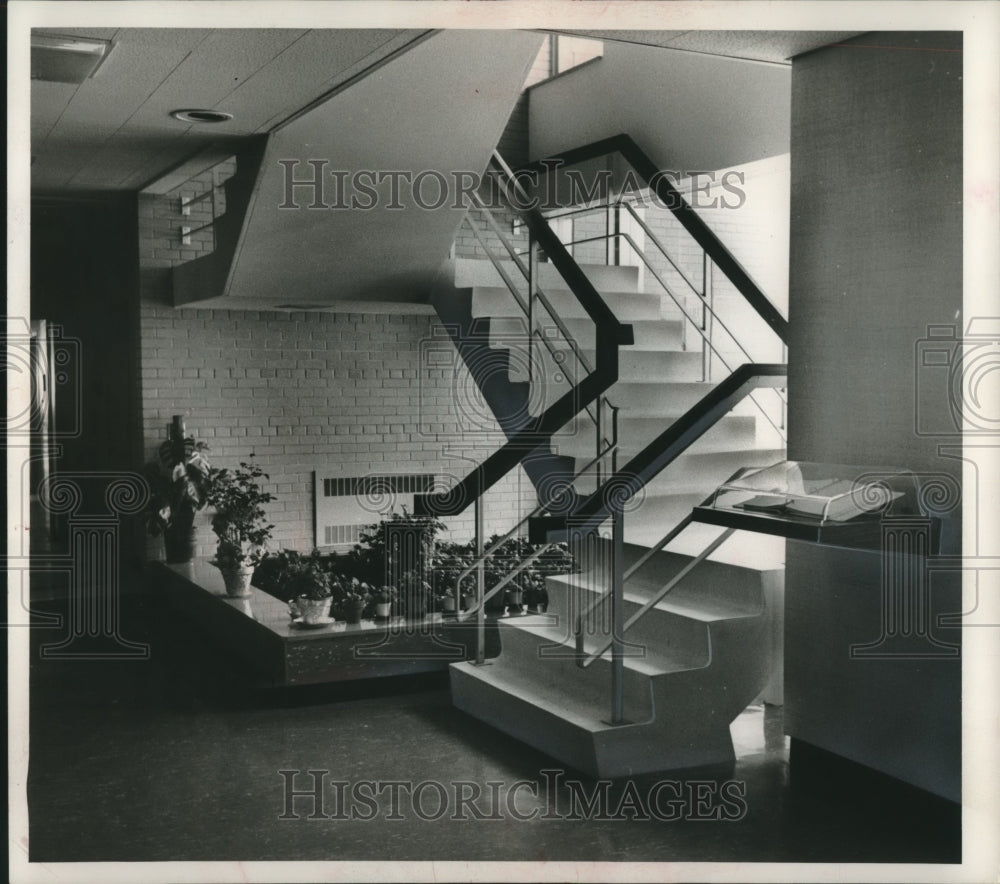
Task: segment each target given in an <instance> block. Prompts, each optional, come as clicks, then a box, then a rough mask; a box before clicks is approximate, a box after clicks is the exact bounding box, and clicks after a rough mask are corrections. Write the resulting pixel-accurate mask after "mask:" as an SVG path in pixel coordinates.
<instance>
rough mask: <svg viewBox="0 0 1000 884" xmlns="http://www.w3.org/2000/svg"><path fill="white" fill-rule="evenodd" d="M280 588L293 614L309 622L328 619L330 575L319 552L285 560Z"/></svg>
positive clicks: (294, 616)
mask: <svg viewBox="0 0 1000 884" xmlns="http://www.w3.org/2000/svg"><path fill="white" fill-rule="evenodd" d="M282 592H283V594H284V595H286V596H287V597H288V599H289V601H288V611H289V613H290V614H291V615H292V617H293V618H301V619H302V620H303V621H304V622H305V623H307V624H310V625H312V624H314V623H322V622H324V621H328V620H329V617H330V600H331V597H332V596H333V591H332V589H331V585H330V575H329V573H328V572H327V571H326V569H325V568H324V567H323V565H322V563H321V561H320V559H319V556H318V555H312V556H308V557H305V556H302V557H299V558H298V559H295V560H292V561H290V562H289V563H288V565H287V566H286V568H285V573H284V575H283V577H282Z"/></svg>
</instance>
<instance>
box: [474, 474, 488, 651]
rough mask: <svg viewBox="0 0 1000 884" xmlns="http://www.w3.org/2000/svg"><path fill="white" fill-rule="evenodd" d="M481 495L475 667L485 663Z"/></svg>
mask: <svg viewBox="0 0 1000 884" xmlns="http://www.w3.org/2000/svg"><path fill="white" fill-rule="evenodd" d="M483 528H484V524H483V495H482V493H480V494H479V496H478V497H477V498H476V559H477V560H478V561H479V567H478V568H477V569H476V603H477V604H476V665H477V666H482V665H483V664H484V663H485V662H486V603H485V595H486V561H485V560H484V559H483V539H484V535H483Z"/></svg>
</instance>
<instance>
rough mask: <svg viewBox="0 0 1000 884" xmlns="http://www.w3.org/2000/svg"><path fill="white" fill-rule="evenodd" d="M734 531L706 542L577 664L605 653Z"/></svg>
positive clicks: (579, 640)
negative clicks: (619, 627) (618, 629)
mask: <svg viewBox="0 0 1000 884" xmlns="http://www.w3.org/2000/svg"><path fill="white" fill-rule="evenodd" d="M735 531H736V529H735V528H727V529H726V530H725V531H723V532H722V534H720V535H719V536H718V537H717V538H716V539H715V540H713V541H712V542H711V543H709V544H708V546H706V547H705V548H704V549H703V550H702V551H701V552H700V553H698V555H697V556H695V557H694V558H693V559H691V561H690V562H688V563H687V564H686V565H685V566H684V567H683V568H682V569H681V570H680V571H679V572H678V573H677V574H675V575H674V576H673V577H671V578H670V580H668V581H667V582H666V583H665V584H664V585H663V586H662V587H660V589H659V590H657V592H656V593H655V594H654V595H653V597H652V598H651V599H649V600H648V601H647V602H646V603H645V604H644V605H643V606H642V607H641V608H640V609H639V610H638V611H636V612H635V613H634V614H633V615H632V616H631V617H629V618H628V620H626V621H625V623H624V624H622V628H621V633H620V635H617V636H613V637H612V638H609V639H607V640H606V641H605V642H604V643H603V644H602V645H600V646H599V647H598V649H597V650H596V651H592V652H591V653H590V654H589V655H587V656H586V657H580V658H579V659H578V660H577V666H579V667H580V668H581V669H586V668H587V667H588V666H589V665H590V664H591V663H593V662H594V661H595V660H596V659H597V658H598V657H603V656H604V654H605V653H607V650H608V648H610V647H611V646H612V645H613V644H614V643H615V641H616V640H617V639H620V638H621V636H624V635H625V633H626V632H628V631H629V630H630V629H631V628H632V627H633V626H635V624H636V623H638V622H639V621H640V620H641V619H642V618H643V617H644V616H645V615H646V614H647V613H648V612H649V611H651V610H652V609H653V608H655V607H656V606H657V605H658V604H659V603H660V602H662V601H663V599H664V598H666V596H667V595H668V594H669V593H670V592H671V591H672V590H673V589H674V588H675V587H676V586H677V585H678V584H679V583H680V582H681V581H682V580H683V579H684V578H685V577H687V575H688V574H690V573H691V572H692V571H693V570H694V569H695V568H697V567H698V566H699V565H700V564H701V563H702V562H704V561H705V559H707V558H708V557H709V556H710V555H711V554H712V553H713V552H715V551H716V550H717V549H718V548H719V547H720V546H722V544H723V543H725V542H726V541H727V540H728V539H729V538H730V537H732V535H733V533H734V532H735ZM605 598H607V596H606V595H603V596H601V597H600V598H599V599H598V600H597V601H596V602H594V603H593V604H592V605H590V607H588V609H587V611H586V612H585V613H590V611H592V610H593V609H594V608H595V607H597V605H599V604H601V603H602V602H603V601H604V600H605ZM583 616H584V614H581V615H580V619H578V620H577V629H576V648H577V654H578V655H582V653H583V631H582V629H581V628H580V620H581V619H582V618H583Z"/></svg>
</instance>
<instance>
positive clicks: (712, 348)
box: [549, 206, 786, 441]
mask: <svg viewBox="0 0 1000 884" xmlns="http://www.w3.org/2000/svg"><path fill="white" fill-rule="evenodd" d="M601 208H603V207H601V206H590V207H588V208H586V209H576V210H573V211H572V212H566V213H560V214H558V215H554V216H549V217H557V218H558V217H564V216H565V215H571V214H582V213H587V212H595V211H599V210H600V209H601ZM628 208H629V210H630V211H633V210H632V208H631V206H628ZM633 216H634V217H635V218H636V220H637V221H639V223H640V224H642V225H643V228H644V230H647V231H648V228H647V227H646V226H645V224H644V223H643V222H642V221H641V219H639V217H638V215H635V213H634V211H633ZM649 235H650V237H651V238H652V240H653V242H654V244H655V245H656V246H657V248H658V249H659V250H660V252H661V253H662V254H663V256H664V257H665V258H666V259H667V260H668V261H670V263H671V265H673V266H674V267H675V268H677V265H676V264H674V262H673V261H672V260H671V258H670V256H669V255H668V254H667V253H666V251H665V250H664V248H663V246H662V244H661V243H660V242H659V240H658V239H656V237H655V236H653V234H652V231H649ZM610 239H619V240H624V241H625V242H626V243H627V244H628V245H629V247H630V248H631V249H632V251H633V252H635V253H636V255H637V256H638V257H639V259H640V260H641V261H642V262H643V264H644V265H645V267H646V269H647V270H648V271H649V272H650V274H651V275H652V276H653V278H654V279H655V280H656V282H657V284H658V285H659V286H660V288H662V289H663V291H664V292H666V293H667V295H669V296H670V299H671V300H672V301H673V302H674V304H675V305H676V306H677V308H678V309H679V310H680V311H681V313H682V314H683V316H684V318H685V319H687V320H688V322H690V323H691V325H692V326H694V328H695V330H696V331H697V332H698V334H699V336H700V337H701V339H702V343H703V344H704V347H705V351H706V352H707V353H711V354H712V355H714V356H715V358H716V359H718V360H719V362H721V363H722V365H723V366H724V367H725V369H726V370H727V371H728V372H729V373H730V374H732V372H733V371H734V368H733V366H732V365H730V363H729V361H728V360H727V359H726V357H725V356H724V355H723V354H722V352H721V351H720V350H719V348H718V347H717V346H716V344H715V342H714V340H713V334H712V328H711V326H709V324H708V323H707V322H706V321H705V318H704V317H705V316H707V317H711V321H712V322H713V323H714V324H716V325H718V326H719V327H720V328H721V329H722V330H723V331H724V332H725V333H726V334H727V335H728V336H729V338H730V339H731V340H732V342H733V343H734V344H735V345H736V348H737V349H738V350H739V352H740V353H742V354H743V356H744V357H745V358H746V360H747V362H748V363H752V362H753V361H754V359H753V357H752V356H751V355H750V353H749V352H747V349H746V347H744V346H743V345H742V344H741V343H740V341H739V338H737V337H736V335H735V334H734V333H733V332H732V330H731V329H730V328H729V326H727V325H726V323H725V322H724V321H723V319H722V317H720V316H719V314H718V313H717V311H716V310H715V308H714V306H713V304H712V301H711V298H710V297H704V293H703V292H699V291H698V289H697V288H695V286H694V285H693V283H691V281H690V280H688V278H687V276H686V275H685V276H684V281H685V282H687V284H688V285H689V286H690V287H691V289H692V291H694V293H695V294H696V295H698V296H699V297H701V298H703V300H702V312H703V318H702V319H701V320H699V319H697V318H696V317H694V316H692V314H691V312H690V310H689V309H688V307H687V305H686V304H685V303H684V301H683V300H682V299H681V298H679V297H678V296H677V295H676V294H675V293H674V291H673V289H671V288H670V286H669V285H668V284H667V283H666V281H665V280H664V279H663V277H662V276H661V275H660V273H659V272H658V271H657V270H656V268H655V267H654V266H653V264H652V263H651V262H650V260H649V258H648V256H647V255H646V252H645V250H644V249H641V248H640V247H639V245H638V243H636V241H635V240H634V239H633V238H632V236H631V235H630V234H628V233H625V232H623V231H616V232H612V231H609V232H607V233H603V234H599V235H597V236H589V237H584V238H581V239H573V240H571V241H570V242H568V243H564V245H568V246H569V245H584V244H586V243H590V242H602V241H605V240H610ZM677 269H678V271H680V268H677ZM703 379H704V380H708V378H707V377H704V378H703ZM776 395H777V396H778V398H779V400H780V401H781V403H782V407H784V405H785V402H786V400H785V397H784V396H782V395H781V392H780V390H778V391H776ZM750 399H751V401H752V402H753V403H754V405H756V406H757V409H758V410H759V411H760V413H761V414H762V415H763V416H764V418H765V419H766V420H767V422H768V423H769V424H770V425H771V426H772V427H773V428H774V430H775V432H776V433H777V434H778V435H779V436H780V437H781V439H782V441H785V440H786V436H785V431H784V429H783V428H782V426H781V425H780V423H781V422H780V421H779V422H775V420H774V419H773V418H772V417H771V415H770V414H768V412H767V409H766V408H764V406H763V405H762V404H761V402H760V401H759V400H758V399H757V397H756V396H754V395H753V394H752V393H751V394H750Z"/></svg>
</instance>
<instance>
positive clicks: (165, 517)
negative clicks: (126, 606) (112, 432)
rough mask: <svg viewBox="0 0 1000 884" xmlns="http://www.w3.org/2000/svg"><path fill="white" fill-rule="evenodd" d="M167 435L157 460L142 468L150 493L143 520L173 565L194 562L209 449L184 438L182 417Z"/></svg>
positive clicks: (209, 482)
mask: <svg viewBox="0 0 1000 884" xmlns="http://www.w3.org/2000/svg"><path fill="white" fill-rule="evenodd" d="M167 433H168V438H167V440H166V441H165V442H164V443H163V444H162V445H160V447H159V448H158V449H157V453H156V455H157V456H156V460H152V461H150V462H149V463H147V464H146V466H145V467H144V468H143V475H144V476H145V478H146V481H147V482H148V483H149V490H150V496H149V504H148V506H147V509H146V513H145V516H146V526H147V527H148V529H149V533H150V534H152V535H153V536H154V537H158V536H159V535H160V534H162V535H163V544H164V547H165V551H166V554H167V562H168V563H169V564H174V563H180V562H190V561H191V559H192V558H194V549H195V527H194V517H195V513H197V512H198V511H199V510H201V509H203V508H204V506H205V505H206V503H208V496H209V493H210V491H211V488H212V481H213V476H212V467H211V466H210V464H209V462H208V458H206V457H205V452H206V451H207V450H208V446H207V445H206V444H205V443H204V442H195V440H194V437H193V436H186V435H185V430H184V418H183V417H181V416H180V415H179V414H178V415H174V419H173V422H172V423H171V424H170V426H169V428H168V430H167Z"/></svg>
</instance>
